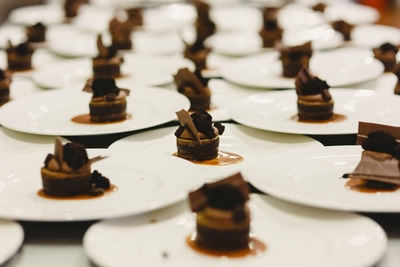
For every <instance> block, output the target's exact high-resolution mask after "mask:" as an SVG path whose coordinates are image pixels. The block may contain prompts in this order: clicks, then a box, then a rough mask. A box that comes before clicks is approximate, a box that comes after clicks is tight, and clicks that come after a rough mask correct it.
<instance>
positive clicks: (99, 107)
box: [89, 78, 129, 122]
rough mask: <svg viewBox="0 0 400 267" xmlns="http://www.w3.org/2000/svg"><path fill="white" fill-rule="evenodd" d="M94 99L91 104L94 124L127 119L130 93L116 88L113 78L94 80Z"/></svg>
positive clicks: (91, 117)
mask: <svg viewBox="0 0 400 267" xmlns="http://www.w3.org/2000/svg"><path fill="white" fill-rule="evenodd" d="M92 92H93V97H92V99H91V101H90V103H89V110H90V120H91V121H92V122H113V121H121V120H125V119H126V115H127V114H126V105H127V104H126V96H127V95H128V93H127V92H129V91H128V90H126V89H120V88H118V87H117V86H116V84H115V80H114V79H112V78H94V80H93V82H92Z"/></svg>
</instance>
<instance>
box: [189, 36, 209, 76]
mask: <svg viewBox="0 0 400 267" xmlns="http://www.w3.org/2000/svg"><path fill="white" fill-rule="evenodd" d="M185 45H186V48H185V51H184V52H183V56H184V57H185V58H187V59H189V60H191V61H192V62H193V63H194V64H195V66H196V70H197V71H201V70H203V69H205V68H206V67H207V56H208V54H209V53H210V51H211V49H210V48H208V47H206V46H205V45H204V41H203V40H201V39H199V38H197V39H196V41H195V42H194V43H193V44H192V45H189V44H187V43H185Z"/></svg>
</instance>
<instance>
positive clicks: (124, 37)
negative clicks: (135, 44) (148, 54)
mask: <svg viewBox="0 0 400 267" xmlns="http://www.w3.org/2000/svg"><path fill="white" fill-rule="evenodd" d="M109 30H110V33H111V40H112V45H113V46H114V47H116V48H117V49H118V50H130V49H132V39H131V34H132V30H133V28H132V24H131V23H130V22H129V21H128V20H126V21H120V20H119V19H118V18H117V17H114V18H113V19H112V20H111V21H110V23H109Z"/></svg>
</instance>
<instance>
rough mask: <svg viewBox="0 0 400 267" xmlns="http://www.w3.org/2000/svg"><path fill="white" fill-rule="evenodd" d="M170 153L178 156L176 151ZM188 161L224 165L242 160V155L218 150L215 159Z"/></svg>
mask: <svg viewBox="0 0 400 267" xmlns="http://www.w3.org/2000/svg"><path fill="white" fill-rule="evenodd" d="M172 155H173V156H176V157H177V156H178V154H177V153H174V154H172ZM189 161H190V162H193V163H196V164H201V165H214V166H224V165H231V164H237V163H240V162H242V161H243V157H242V156H240V155H238V154H235V153H230V152H224V151H219V152H218V157H216V158H215V159H210V160H203V161H197V160H189Z"/></svg>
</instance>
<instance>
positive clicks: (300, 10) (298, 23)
mask: <svg viewBox="0 0 400 267" xmlns="http://www.w3.org/2000/svg"><path fill="white" fill-rule="evenodd" d="M278 22H279V25H280V26H281V28H283V29H284V30H287V29H304V28H313V27H316V26H319V25H322V24H325V23H326V22H325V19H324V17H323V15H322V14H320V13H319V12H314V11H312V10H311V9H309V8H308V7H306V6H304V5H300V4H289V5H287V6H285V7H283V8H282V9H280V10H279V12H278Z"/></svg>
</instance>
